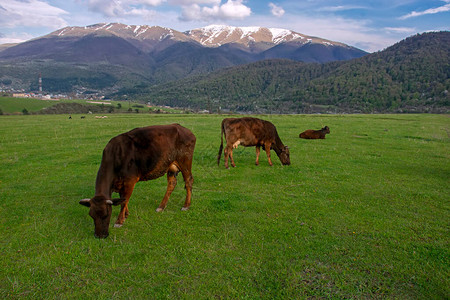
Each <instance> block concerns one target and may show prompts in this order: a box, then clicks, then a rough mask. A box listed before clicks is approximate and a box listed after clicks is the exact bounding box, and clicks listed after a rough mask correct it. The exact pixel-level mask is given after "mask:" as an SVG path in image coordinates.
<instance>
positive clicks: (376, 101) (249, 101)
mask: <svg viewBox="0 0 450 300" xmlns="http://www.w3.org/2000/svg"><path fill="white" fill-rule="evenodd" d="M449 90H450V32H431V33H424V34H419V35H415V36H412V37H410V38H407V39H405V40H403V41H401V42H399V43H397V44H395V45H393V46H391V47H389V48H387V49H385V50H383V51H380V52H377V53H373V54H369V55H366V56H364V57H361V58H357V59H353V60H350V61H344V62H331V63H326V64H315V63H312V64H306V63H302V62H296V61H291V60H265V61H260V62H256V63H252V64H247V65H244V66H237V67H232V68H227V69H224V70H220V71H217V72H214V73H211V74H209V75H207V76H196V77H190V78H187V79H184V80H180V81H175V82H171V83H168V84H164V85H159V86H152V87H148V88H143V87H142V86H141V87H139V89H128V90H122V91H121V92H120V93H119V94H117V96H123V95H124V94H127V95H128V96H129V97H135V98H138V99H141V100H142V101H149V102H152V103H155V104H169V105H173V106H182V107H191V108H196V109H209V110H212V111H216V110H219V109H221V110H232V111H242V112H273V113H303V112H448V111H449V106H450V95H449V92H448V91H449Z"/></svg>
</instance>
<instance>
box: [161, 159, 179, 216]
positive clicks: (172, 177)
mask: <svg viewBox="0 0 450 300" xmlns="http://www.w3.org/2000/svg"><path fill="white" fill-rule="evenodd" d="M172 166H174V165H172ZM175 168H176V167H175ZM177 174H178V171H173V170H172V167H171V168H169V171H168V172H167V191H166V194H165V195H164V198H163V199H162V201H161V204H160V205H159V206H158V208H157V209H156V212H160V211H163V210H164V208H166V205H167V201H169V197H170V195H171V194H172V192H173V190H174V189H175V186H176V185H177Z"/></svg>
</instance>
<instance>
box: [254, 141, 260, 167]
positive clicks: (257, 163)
mask: <svg viewBox="0 0 450 300" xmlns="http://www.w3.org/2000/svg"><path fill="white" fill-rule="evenodd" d="M260 152H261V149H260V146H259V145H257V146H256V163H255V164H256V165H257V166H259V153H260Z"/></svg>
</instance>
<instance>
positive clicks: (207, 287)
mask: <svg viewBox="0 0 450 300" xmlns="http://www.w3.org/2000/svg"><path fill="white" fill-rule="evenodd" d="M224 117H226V116H220V115H149V114H112V115H109V117H108V118H107V119H95V118H94V116H89V117H86V119H80V117H79V116H73V119H71V120H69V119H68V118H67V116H66V115H51V116H43V115H33V116H0V132H1V134H0V157H1V160H0V200H1V201H0V213H1V218H0V231H1V239H0V251H1V253H2V255H1V256H0V297H1V298H2V299H5V298H10V299H19V298H20V299H27V298H28V299H33V298H46V299H55V298H58V299H61V298H63V299H64V298H76V299H78V298H96V299H128V298H132V299H211V298H218V299H221V298H228V299H259V298H260V299H299V298H300V299H302V298H358V299H360V298H400V299H446V298H447V299H448V298H449V297H450V288H449V287H450V282H449V270H450V268H449V237H450V235H449V225H450V223H449V221H450V213H449V208H450V206H449V204H450V202H449V199H450V182H449V179H450V163H449V162H450V138H449V134H450V119H449V116H448V115H425V114H423V115H286V116H280V115H264V116H259V117H261V118H263V119H266V120H269V121H271V122H272V123H274V124H275V126H276V127H277V130H278V133H279V135H280V137H281V140H282V141H283V143H284V144H285V145H288V146H289V147H290V152H291V165H290V166H282V165H281V163H280V161H279V159H278V157H277V156H276V154H275V153H274V152H273V151H272V160H273V162H274V166H273V167H269V165H268V163H267V158H266V156H265V154H264V153H263V152H262V153H261V156H260V165H259V166H255V165H254V161H255V149H254V148H243V147H239V148H238V149H236V150H235V151H234V158H235V162H236V165H237V167H236V168H231V169H229V170H226V169H225V168H224V166H223V157H222V159H221V164H220V166H217V152H218V148H219V145H220V123H221V120H222V119H223V118H224ZM175 122H176V123H180V124H181V125H183V126H185V127H187V128H189V129H190V130H192V132H193V133H194V134H195V135H196V136H197V145H196V149H195V154H194V163H193V175H194V186H193V197H192V205H191V209H190V210H189V211H187V212H182V211H181V210H180V209H181V207H182V205H183V203H184V197H185V191H184V183H183V180H182V177H181V174H180V175H179V178H178V186H177V187H176V188H175V191H174V192H173V194H172V196H171V198H170V200H169V202H168V206H167V208H166V210H165V211H164V212H162V213H156V212H155V209H156V208H157V206H158V205H159V203H160V201H161V199H162V197H163V195H164V192H165V190H166V177H162V178H159V179H157V180H153V181H147V182H140V183H138V184H137V185H136V188H135V190H134V193H133V195H132V197H131V200H130V204H129V209H130V216H129V218H128V219H127V220H126V221H125V223H124V226H123V227H122V228H114V227H113V222H114V221H115V219H116V218H117V214H118V212H119V207H114V208H113V216H112V218H111V226H110V236H109V237H108V238H107V239H96V238H94V235H93V231H94V224H93V221H92V219H91V218H90V217H89V216H88V209H87V208H86V207H83V206H81V205H79V204H78V201H79V200H80V199H82V198H90V197H92V196H93V195H94V184H95V177H96V173H97V170H98V167H99V165H100V159H101V155H102V151H103V148H104V146H105V145H106V144H107V142H108V141H109V139H110V138H112V137H113V136H116V135H117V134H120V133H122V132H125V131H128V130H130V129H133V128H135V127H141V126H147V125H155V124H169V123H175ZM325 125H327V126H329V127H330V130H331V133H330V134H328V135H327V136H326V139H325V140H303V139H299V138H298V135H299V133H300V132H302V131H304V130H306V129H320V128H322V127H323V126H325Z"/></svg>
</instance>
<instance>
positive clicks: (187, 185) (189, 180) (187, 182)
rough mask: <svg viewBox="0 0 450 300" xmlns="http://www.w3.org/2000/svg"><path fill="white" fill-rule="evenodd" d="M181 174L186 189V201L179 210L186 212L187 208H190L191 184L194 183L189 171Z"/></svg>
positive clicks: (183, 171)
mask: <svg viewBox="0 0 450 300" xmlns="http://www.w3.org/2000/svg"><path fill="white" fill-rule="evenodd" d="M181 174H183V179H184V188H185V189H186V200H185V201H184V205H183V208H182V209H181V210H188V209H189V206H191V197H192V184H193V183H194V177H193V176H192V172H191V170H190V169H189V170H186V171H185V170H182V171H181Z"/></svg>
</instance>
